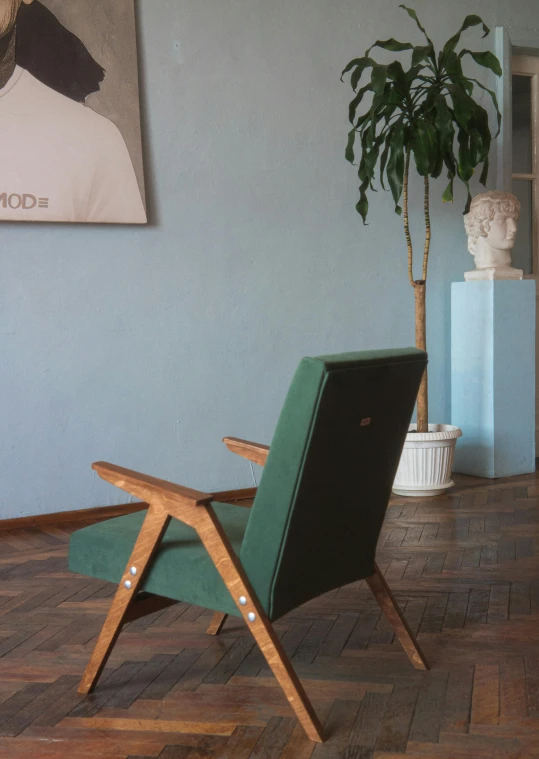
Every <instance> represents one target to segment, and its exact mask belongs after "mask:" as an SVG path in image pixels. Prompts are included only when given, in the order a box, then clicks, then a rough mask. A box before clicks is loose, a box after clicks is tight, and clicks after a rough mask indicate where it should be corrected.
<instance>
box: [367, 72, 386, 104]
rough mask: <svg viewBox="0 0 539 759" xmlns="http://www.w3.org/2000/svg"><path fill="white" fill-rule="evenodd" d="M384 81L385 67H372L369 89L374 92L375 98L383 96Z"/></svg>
mask: <svg viewBox="0 0 539 759" xmlns="http://www.w3.org/2000/svg"><path fill="white" fill-rule="evenodd" d="M386 80H387V66H378V65H377V66H374V67H373V69H372V72H371V89H372V91H373V92H374V94H375V96H376V95H378V96H380V95H383V93H384V87H385V84H386ZM373 105H374V101H373Z"/></svg>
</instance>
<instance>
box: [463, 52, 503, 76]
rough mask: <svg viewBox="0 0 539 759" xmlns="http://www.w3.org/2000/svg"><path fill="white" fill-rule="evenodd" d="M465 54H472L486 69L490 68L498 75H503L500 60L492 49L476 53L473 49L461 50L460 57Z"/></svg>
mask: <svg viewBox="0 0 539 759" xmlns="http://www.w3.org/2000/svg"><path fill="white" fill-rule="evenodd" d="M464 55H471V56H472V58H473V59H474V61H475V62H476V63H478V64H479V65H480V66H483V68H485V69H490V70H491V71H493V72H494V73H495V74H496V76H501V75H502V67H501V66H500V61H499V60H498V59H497V58H496V56H495V55H494V53H491V52H490V50H486V51H485V52H483V53H476V52H474V51H473V50H461V51H460V53H459V58H462V57H463V56H464Z"/></svg>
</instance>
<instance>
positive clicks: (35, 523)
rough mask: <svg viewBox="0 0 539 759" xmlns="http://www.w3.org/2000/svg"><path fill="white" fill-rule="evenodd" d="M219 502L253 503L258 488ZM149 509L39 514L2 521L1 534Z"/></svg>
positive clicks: (127, 506)
mask: <svg viewBox="0 0 539 759" xmlns="http://www.w3.org/2000/svg"><path fill="white" fill-rule="evenodd" d="M218 495H219V500H220V501H224V502H232V503H234V502H239V503H241V501H251V500H252V499H253V498H254V497H255V495H256V488H243V489H242V490H223V491H221V492H219V494H218ZM147 508H148V504H147V503H143V502H140V501H137V502H136V503H122V504H120V505H119V506H95V507H93V508H91V509H77V511H56V512H54V513H53V514H37V515H35V516H30V517H17V518H16V519H0V532H2V531H5V530H22V529H24V528H25V527H39V526H40V525H43V524H61V523H62V522H86V521H92V520H97V519H110V518H111V517H121V516H124V514H134V513H135V512H136V511H143V510H144V509H147Z"/></svg>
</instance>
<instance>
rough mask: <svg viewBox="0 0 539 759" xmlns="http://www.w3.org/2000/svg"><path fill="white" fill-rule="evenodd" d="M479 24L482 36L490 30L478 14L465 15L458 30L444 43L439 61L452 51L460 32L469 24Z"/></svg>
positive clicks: (468, 26)
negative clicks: (481, 28) (481, 27)
mask: <svg viewBox="0 0 539 759" xmlns="http://www.w3.org/2000/svg"><path fill="white" fill-rule="evenodd" d="M479 24H481V25H482V26H483V37H486V36H487V34H488V33H489V32H490V29H489V28H488V26H486V24H485V23H484V22H483V19H482V18H481V17H480V16H475V15H471V16H466V18H465V19H464V22H463V24H462V26H461V27H460V29H459V30H458V32H457V33H456V34H454V35H453V36H452V37H450V38H449V39H448V40H447V42H446V43H445V45H444V48H443V50H442V52H441V54H440V61H441V62H442V63H443V62H444V61H445V59H446V56H447V55H449V53H452V52H453V51H454V49H455V48H456V46H457V45H458V43H459V40H460V37H461V34H462V32H464V31H466V29H469V28H470V27H471V26H478V25H479Z"/></svg>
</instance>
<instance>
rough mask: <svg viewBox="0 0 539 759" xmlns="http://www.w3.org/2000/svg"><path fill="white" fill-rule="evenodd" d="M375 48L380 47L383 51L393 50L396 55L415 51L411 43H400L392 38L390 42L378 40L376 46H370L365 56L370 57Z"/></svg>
mask: <svg viewBox="0 0 539 759" xmlns="http://www.w3.org/2000/svg"><path fill="white" fill-rule="evenodd" d="M373 47H380V48H382V50H391V51H392V52H394V53H400V52H402V51H403V50H413V49H414V46H413V45H412V44H410V43H409V42H398V40H395V39H393V37H391V39H389V40H376V42H375V43H374V45H371V46H370V48H369V49H368V50H367V52H366V53H365V55H369V53H370V52H371V50H372V49H373Z"/></svg>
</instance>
